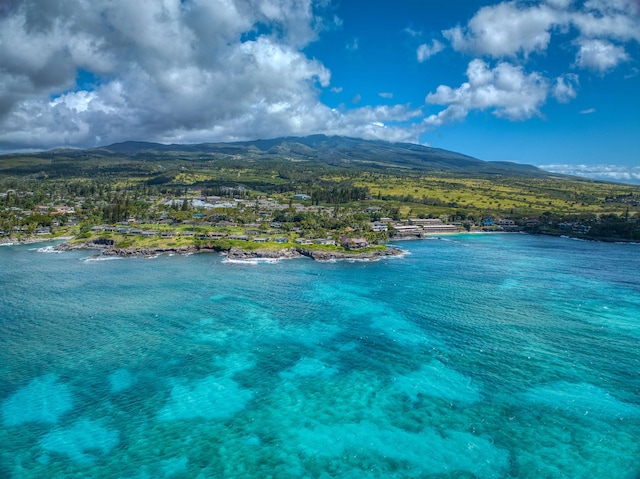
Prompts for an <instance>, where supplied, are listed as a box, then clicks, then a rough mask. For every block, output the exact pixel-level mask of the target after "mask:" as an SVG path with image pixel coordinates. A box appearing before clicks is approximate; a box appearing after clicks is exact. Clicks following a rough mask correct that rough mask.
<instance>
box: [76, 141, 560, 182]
mask: <svg viewBox="0 0 640 479" xmlns="http://www.w3.org/2000/svg"><path fill="white" fill-rule="evenodd" d="M92 154H93V155H108V156H122V155H124V156H127V157H130V158H132V159H135V158H137V159H143V158H144V159H146V160H152V159H159V158H162V157H166V156H167V155H169V156H171V157H180V156H184V157H191V156H192V155H194V154H199V155H203V156H205V157H212V158H216V157H220V158H224V157H242V158H245V159H250V160H260V159H265V160H274V159H285V160H290V161H298V162H299V161H310V162H319V163H325V164H328V165H332V166H339V167H350V168H385V169H386V168H402V169H410V170H419V171H443V172H458V173H485V174H504V175H515V176H548V175H549V174H548V173H547V172H545V171H542V170H540V169H539V168H536V167H535V166H531V165H522V164H518V163H511V162H503V161H482V160H479V159H477V158H473V157H471V156H468V155H464V154H462V153H456V152H453V151H448V150H443V149H440V148H432V147H428V146H422V145H416V144H411V143H389V142H385V141H379V140H362V139H357V138H348V137H341V136H331V137H330V136H325V135H312V136H306V137H286V138H275V139H271V140H254V141H242V142H233V143H201V144H190V145H180V144H174V145H164V144H159V143H145V142H134V141H128V142H124V143H115V144H113V145H108V146H103V147H100V148H95V149H90V150H85V151H84V152H83V155H92Z"/></svg>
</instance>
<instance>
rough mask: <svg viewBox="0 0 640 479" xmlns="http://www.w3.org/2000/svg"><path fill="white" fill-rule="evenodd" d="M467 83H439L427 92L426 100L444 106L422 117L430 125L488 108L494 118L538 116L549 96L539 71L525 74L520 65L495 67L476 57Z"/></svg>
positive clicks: (504, 64)
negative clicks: (436, 112)
mask: <svg viewBox="0 0 640 479" xmlns="http://www.w3.org/2000/svg"><path fill="white" fill-rule="evenodd" d="M467 77H468V79H469V81H468V82H465V83H463V84H462V85H460V87H458V88H455V89H453V88H451V87H449V86H446V85H440V86H439V87H438V88H437V89H436V92H435V93H429V95H427V98H426V102H427V103H430V104H437V105H446V106H447V108H446V109H445V110H443V111H441V112H440V113H438V114H435V115H431V116H429V117H428V118H426V119H425V123H426V124H428V125H431V126H439V125H442V124H443V123H446V122H450V121H453V120H460V119H463V118H464V117H466V115H467V114H468V112H469V111H471V110H491V111H492V112H493V114H494V115H495V116H497V117H501V118H507V119H509V120H525V119H528V118H531V117H533V116H539V115H540V111H539V108H540V106H542V105H543V104H544V103H545V101H546V99H547V95H548V91H549V85H548V82H547V80H546V79H545V78H543V77H542V75H540V74H539V73H536V72H533V73H529V74H526V73H525V72H524V71H523V69H522V67H519V66H514V65H512V64H510V63H507V62H500V63H498V65H496V67H495V68H493V69H491V68H489V65H488V64H487V63H485V62H484V61H482V60H479V59H476V60H472V61H471V62H470V63H469V66H468V68H467Z"/></svg>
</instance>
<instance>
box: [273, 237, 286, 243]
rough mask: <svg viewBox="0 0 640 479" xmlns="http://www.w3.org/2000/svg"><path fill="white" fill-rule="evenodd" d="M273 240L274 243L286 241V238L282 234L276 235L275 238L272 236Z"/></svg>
mask: <svg viewBox="0 0 640 479" xmlns="http://www.w3.org/2000/svg"><path fill="white" fill-rule="evenodd" d="M273 241H274V242H276V243H286V242H287V238H285V237H284V236H278V237H277V238H273Z"/></svg>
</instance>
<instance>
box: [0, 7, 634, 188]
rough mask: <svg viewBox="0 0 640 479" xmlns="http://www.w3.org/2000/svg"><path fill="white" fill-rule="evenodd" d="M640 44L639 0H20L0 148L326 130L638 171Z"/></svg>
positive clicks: (8, 26) (566, 168) (488, 156)
mask: <svg viewBox="0 0 640 479" xmlns="http://www.w3.org/2000/svg"><path fill="white" fill-rule="evenodd" d="M639 60H640V1H639V0H539V1H524V0H523V1H504V2H492V1H471V0H466V1H465V0H461V1H456V2H427V1H424V0H396V1H388V0H384V1H383V0H369V1H367V2H360V1H356V0H350V1H347V0H341V1H332V0H139V1H136V2H131V1H129V0H92V1H89V0H66V1H65V2H46V1H44V0H42V1H39V2H38V1H36V2H27V1H20V0H11V1H9V2H5V3H3V4H2V5H1V6H0V65H2V68H0V151H5V152H7V151H20V150H31V149H49V148H55V147H65V146H70V147H93V146H99V145H104V144H109V143H113V142H117V141H124V140H129V139H133V140H146V141H158V142H163V143H172V142H181V143H194V142H207V141H234V140H246V139H255V138H273V137H279V136H297V135H299V136H302V135H308V134H314V133H324V134H328V135H347V136H355V137H362V138H370V139H383V140H388V141H406V142H414V143H422V144H428V145H431V146H434V147H439V148H445V149H449V150H453V151H458V152H462V153H465V154H468V155H471V156H475V157H477V158H480V159H483V160H508V161H516V162H521V163H530V164H536V165H545V167H546V168H548V169H551V170H554V169H555V171H563V172H573V173H577V174H588V175H590V176H597V175H598V174H600V173H602V175H604V176H603V177H606V178H610V179H620V180H624V181H633V180H634V179H637V180H640V94H638V91H639V90H640V88H639V87H640V72H639V69H640V63H639Z"/></svg>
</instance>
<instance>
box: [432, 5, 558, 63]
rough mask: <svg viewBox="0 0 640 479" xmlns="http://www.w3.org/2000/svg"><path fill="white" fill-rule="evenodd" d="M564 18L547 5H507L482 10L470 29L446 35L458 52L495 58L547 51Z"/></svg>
mask: <svg viewBox="0 0 640 479" xmlns="http://www.w3.org/2000/svg"><path fill="white" fill-rule="evenodd" d="M561 18H562V14H561V13H560V12H559V11H558V10H556V9H553V8H550V7H549V6H547V5H539V6H523V5H520V4H519V3H517V2H503V3H499V4H497V5H492V6H487V7H483V8H481V9H480V10H479V11H478V12H477V13H476V14H475V15H474V16H473V18H472V19H471V20H470V21H469V23H468V25H467V26H466V27H461V26H457V27H454V28H452V29H449V30H445V31H443V32H442V33H443V35H444V36H445V38H447V39H448V40H449V41H450V42H451V45H452V46H453V48H454V49H455V50H458V51H463V52H470V53H473V54H476V55H487V56H491V57H494V58H500V57H506V56H515V55H517V54H520V53H521V54H524V55H525V56H526V55H528V54H530V53H531V52H534V51H544V50H546V48H547V46H548V45H549V41H550V39H551V33H550V30H551V28H552V27H553V26H554V25H557V24H559V23H561V22H562V19H561Z"/></svg>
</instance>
